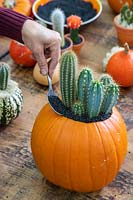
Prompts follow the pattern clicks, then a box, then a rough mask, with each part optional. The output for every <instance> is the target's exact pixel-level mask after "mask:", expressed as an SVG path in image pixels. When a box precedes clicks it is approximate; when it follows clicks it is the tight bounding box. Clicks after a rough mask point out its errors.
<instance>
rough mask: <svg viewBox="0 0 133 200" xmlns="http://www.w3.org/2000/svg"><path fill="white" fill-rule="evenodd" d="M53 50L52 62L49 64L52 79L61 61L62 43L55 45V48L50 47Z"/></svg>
mask: <svg viewBox="0 0 133 200" xmlns="http://www.w3.org/2000/svg"><path fill="white" fill-rule="evenodd" d="M50 50H51V60H50V62H49V63H48V66H49V75H50V77H51V78H52V76H53V73H54V70H55V68H56V65H57V64H58V62H59V59H60V53H61V51H60V42H57V43H55V44H54V45H53V46H51V47H50Z"/></svg>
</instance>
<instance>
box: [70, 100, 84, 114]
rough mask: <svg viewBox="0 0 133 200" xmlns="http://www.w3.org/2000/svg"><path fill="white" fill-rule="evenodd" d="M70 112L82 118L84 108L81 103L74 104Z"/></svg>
mask: <svg viewBox="0 0 133 200" xmlns="http://www.w3.org/2000/svg"><path fill="white" fill-rule="evenodd" d="M72 111H73V113H74V114H75V115H79V116H82V115H83V114H84V106H83V104H82V103H81V102H75V103H74V104H73V106H72Z"/></svg>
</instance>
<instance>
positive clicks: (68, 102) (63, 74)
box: [60, 51, 78, 108]
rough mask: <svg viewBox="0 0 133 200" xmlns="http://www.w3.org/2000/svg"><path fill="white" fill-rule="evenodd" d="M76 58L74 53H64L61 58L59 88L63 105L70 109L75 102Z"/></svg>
mask: <svg viewBox="0 0 133 200" xmlns="http://www.w3.org/2000/svg"><path fill="white" fill-rule="evenodd" d="M77 65H78V61H77V56H76V54H75V53H74V52H71V51H70V52H66V53H64V54H63V55H62V58H61V69H60V88H61V96H62V101H63V103H64V105H65V106H66V107H68V108H71V107H72V105H73V103H74V102H75V100H76V72H77Z"/></svg>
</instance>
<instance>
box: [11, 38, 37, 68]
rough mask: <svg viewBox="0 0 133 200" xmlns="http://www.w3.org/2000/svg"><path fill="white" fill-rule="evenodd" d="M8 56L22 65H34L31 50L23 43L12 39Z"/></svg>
mask: <svg viewBox="0 0 133 200" xmlns="http://www.w3.org/2000/svg"><path fill="white" fill-rule="evenodd" d="M9 52H10V56H11V58H12V59H13V60H14V62H15V63H16V64H18V65H21V66H24V67H31V66H34V65H35V63H36V60H34V59H33V57H32V52H31V50H30V49H28V48H27V47H26V46H25V45H23V44H21V43H19V42H17V41H15V40H12V41H11V44H10V48H9Z"/></svg>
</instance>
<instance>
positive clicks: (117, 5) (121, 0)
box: [108, 0, 132, 13]
mask: <svg viewBox="0 0 133 200" xmlns="http://www.w3.org/2000/svg"><path fill="white" fill-rule="evenodd" d="M126 2H128V3H129V5H130V6H131V5H132V0H108V3H109V5H110V7H111V8H112V9H113V10H114V11H115V12H116V13H119V12H120V10H121V8H122V6H123V5H124V4H125V3H126Z"/></svg>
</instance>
